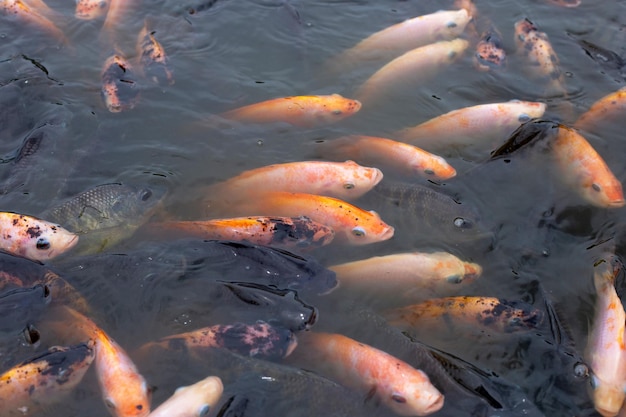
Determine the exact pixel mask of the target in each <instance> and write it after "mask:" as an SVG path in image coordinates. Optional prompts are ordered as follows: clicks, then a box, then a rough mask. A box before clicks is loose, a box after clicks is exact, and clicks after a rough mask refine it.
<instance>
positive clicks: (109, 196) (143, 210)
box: [39, 183, 164, 253]
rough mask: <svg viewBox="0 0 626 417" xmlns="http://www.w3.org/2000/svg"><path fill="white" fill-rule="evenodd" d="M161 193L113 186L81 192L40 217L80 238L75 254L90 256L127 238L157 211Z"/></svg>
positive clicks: (117, 184) (117, 185) (121, 185)
mask: <svg viewBox="0 0 626 417" xmlns="http://www.w3.org/2000/svg"><path fill="white" fill-rule="evenodd" d="M163 196H164V193H162V192H158V191H156V190H154V191H153V190H152V189H150V188H139V189H138V188H135V187H132V186H129V185H124V184H119V183H112V184H104V185H99V186H96V187H94V188H91V189H89V190H87V191H84V192H82V193H80V194H78V195H76V196H74V197H71V198H69V199H67V200H65V201H64V202H62V203H60V204H58V205H56V206H54V207H51V208H49V209H48V210H46V211H44V212H43V213H41V214H40V216H39V217H40V218H42V219H45V220H47V221H51V222H53V223H58V224H60V225H62V226H63V227H65V228H66V229H68V230H71V231H72V232H73V233H78V234H80V235H81V237H80V240H79V243H78V245H77V248H76V251H75V253H76V252H82V253H93V252H98V251H102V250H104V249H105V248H107V247H110V246H113V245H114V244H116V243H118V242H120V241H122V240H124V239H126V238H128V237H130V236H131V235H132V234H133V233H134V232H135V230H137V228H139V227H140V226H141V225H142V224H144V223H145V222H146V221H147V220H148V219H149V218H150V216H151V215H152V214H153V213H154V212H155V211H156V209H157V208H158V203H159V202H160V201H161V199H162V198H163Z"/></svg>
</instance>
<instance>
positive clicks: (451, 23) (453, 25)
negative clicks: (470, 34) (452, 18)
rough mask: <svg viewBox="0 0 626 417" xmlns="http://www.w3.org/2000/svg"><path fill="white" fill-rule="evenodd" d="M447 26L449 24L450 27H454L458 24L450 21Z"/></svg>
mask: <svg viewBox="0 0 626 417" xmlns="http://www.w3.org/2000/svg"><path fill="white" fill-rule="evenodd" d="M446 26H447V27H448V28H450V29H452V28H455V27H457V24H456V22H449V23H448V24H447V25H446Z"/></svg>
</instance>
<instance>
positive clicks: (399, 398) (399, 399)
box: [391, 394, 406, 404]
mask: <svg viewBox="0 0 626 417" xmlns="http://www.w3.org/2000/svg"><path fill="white" fill-rule="evenodd" d="M391 399H392V400H394V401H395V402H397V403H399V404H404V403H406V398H404V397H403V396H402V395H400V394H391Z"/></svg>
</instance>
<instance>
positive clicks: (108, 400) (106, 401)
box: [104, 398, 117, 409]
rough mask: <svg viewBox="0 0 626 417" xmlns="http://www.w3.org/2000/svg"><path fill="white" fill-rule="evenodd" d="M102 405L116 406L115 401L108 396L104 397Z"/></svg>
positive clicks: (113, 407) (112, 407)
mask: <svg viewBox="0 0 626 417" xmlns="http://www.w3.org/2000/svg"><path fill="white" fill-rule="evenodd" d="M104 405H106V406H107V407H108V408H111V409H115V408H117V406H116V405H115V402H113V400H112V399H110V398H105V399H104Z"/></svg>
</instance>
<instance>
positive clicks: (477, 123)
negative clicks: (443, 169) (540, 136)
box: [396, 100, 546, 149]
mask: <svg viewBox="0 0 626 417" xmlns="http://www.w3.org/2000/svg"><path fill="white" fill-rule="evenodd" d="M545 110H546V105H545V103H538V102H530V101H519V100H511V101H507V102H503V103H489V104H479V105H477V106H470V107H464V108H461V109H457V110H453V111H451V112H448V113H446V114H443V115H441V116H438V117H435V118H433V119H430V120H428V121H426V122H424V123H421V124H419V125H417V126H415V127H411V128H407V129H404V130H402V131H400V132H398V133H397V134H396V135H397V136H398V137H399V138H400V139H401V140H404V141H406V142H409V143H412V144H415V145H418V146H423V147H425V148H426V149H430V148H431V147H432V148H447V147H450V146H454V145H457V146H480V145H481V144H483V145H485V146H488V147H491V146H493V145H494V144H497V143H499V142H503V141H504V140H505V139H506V138H507V136H508V135H509V134H510V133H511V132H513V131H514V130H515V129H517V128H518V127H519V125H520V124H522V123H524V122H526V121H528V120H530V119H532V118H536V117H541V116H542V115H543V113H544V112H545Z"/></svg>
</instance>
